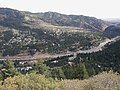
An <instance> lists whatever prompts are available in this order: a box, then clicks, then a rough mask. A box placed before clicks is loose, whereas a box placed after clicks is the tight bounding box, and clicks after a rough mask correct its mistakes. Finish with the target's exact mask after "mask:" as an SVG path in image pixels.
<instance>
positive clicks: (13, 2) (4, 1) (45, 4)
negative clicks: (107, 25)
mask: <svg viewBox="0 0 120 90" xmlns="http://www.w3.org/2000/svg"><path fill="white" fill-rule="evenodd" d="M119 2H120V0H0V7H4V8H5V7H7V8H12V9H17V10H20V11H30V12H35V13H36V12H47V11H53V12H58V13H62V14H75V15H86V16H93V17H97V18H102V19H103V18H120V11H119V9H120V5H119V4H120V3H119Z"/></svg>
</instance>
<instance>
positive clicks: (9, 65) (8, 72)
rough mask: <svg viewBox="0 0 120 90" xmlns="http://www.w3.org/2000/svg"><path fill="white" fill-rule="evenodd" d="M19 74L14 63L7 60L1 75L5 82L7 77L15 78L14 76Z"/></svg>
mask: <svg viewBox="0 0 120 90" xmlns="http://www.w3.org/2000/svg"><path fill="white" fill-rule="evenodd" d="M17 74H18V72H17V70H16V69H15V67H14V63H13V62H12V61H10V60H6V61H4V62H3V66H2V69H1V75H2V77H3V80H4V79H6V78H7V77H13V76H14V75H17Z"/></svg>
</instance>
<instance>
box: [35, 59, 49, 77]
mask: <svg viewBox="0 0 120 90" xmlns="http://www.w3.org/2000/svg"><path fill="white" fill-rule="evenodd" d="M49 69H50V68H49V67H48V66H46V64H43V62H40V61H39V62H37V63H35V64H34V66H33V71H36V73H38V74H42V75H45V76H50V71H49Z"/></svg>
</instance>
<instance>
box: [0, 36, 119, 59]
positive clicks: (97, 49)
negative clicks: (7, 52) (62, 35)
mask: <svg viewBox="0 0 120 90" xmlns="http://www.w3.org/2000/svg"><path fill="white" fill-rule="evenodd" d="M117 40H120V36H117V37H115V38H112V39H105V40H104V41H103V42H102V43H100V44H99V46H97V47H93V48H91V49H88V50H79V51H76V52H69V53H66V54H54V55H36V56H34V57H32V56H24V57H16V56H13V57H0V61H3V60H7V59H10V60H13V61H14V60H21V61H22V60H23V61H28V60H29V61H32V60H36V59H39V58H57V57H61V56H68V55H74V56H76V55H77V54H78V53H93V52H98V51H102V48H103V47H104V46H105V45H106V44H108V43H112V42H116V41H117Z"/></svg>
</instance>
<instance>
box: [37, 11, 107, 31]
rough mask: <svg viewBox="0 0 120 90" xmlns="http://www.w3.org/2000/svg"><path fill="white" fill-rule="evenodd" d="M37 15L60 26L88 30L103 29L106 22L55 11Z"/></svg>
mask: <svg viewBox="0 0 120 90" xmlns="http://www.w3.org/2000/svg"><path fill="white" fill-rule="evenodd" d="M38 16H39V17H40V18H41V19H42V20H43V21H45V22H48V23H51V24H53V25H60V26H73V27H79V28H83V29H90V30H104V29H105V28H106V27H107V26H108V24H107V23H106V22H104V21H102V20H100V19H97V18H95V17H88V16H83V15H64V14H60V13H56V12H45V13H39V14H38Z"/></svg>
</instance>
